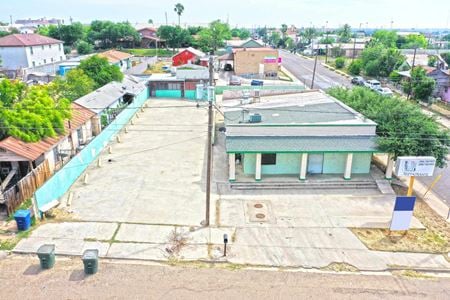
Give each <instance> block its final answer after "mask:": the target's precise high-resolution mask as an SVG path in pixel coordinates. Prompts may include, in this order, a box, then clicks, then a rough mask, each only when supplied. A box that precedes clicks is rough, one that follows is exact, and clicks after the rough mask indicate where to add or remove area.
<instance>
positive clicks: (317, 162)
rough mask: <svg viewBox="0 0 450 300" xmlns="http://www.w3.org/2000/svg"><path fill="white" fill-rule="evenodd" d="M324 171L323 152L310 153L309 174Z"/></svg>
mask: <svg viewBox="0 0 450 300" xmlns="http://www.w3.org/2000/svg"><path fill="white" fill-rule="evenodd" d="M322 173H323V153H322V154H310V155H308V174H322Z"/></svg>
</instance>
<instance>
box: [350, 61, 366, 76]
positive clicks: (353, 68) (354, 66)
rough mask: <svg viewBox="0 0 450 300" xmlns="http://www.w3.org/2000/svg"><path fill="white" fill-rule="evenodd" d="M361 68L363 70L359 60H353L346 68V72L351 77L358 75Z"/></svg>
mask: <svg viewBox="0 0 450 300" xmlns="http://www.w3.org/2000/svg"><path fill="white" fill-rule="evenodd" d="M362 68H363V63H362V61H361V59H355V60H354V61H352V62H351V63H350V65H349V66H348V71H349V72H350V74H352V75H360V74H361V71H362Z"/></svg>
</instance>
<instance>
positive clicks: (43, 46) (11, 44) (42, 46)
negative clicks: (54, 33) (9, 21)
mask: <svg viewBox="0 0 450 300" xmlns="http://www.w3.org/2000/svg"><path fill="white" fill-rule="evenodd" d="M0 58H1V60H2V65H1V67H2V68H3V69H5V70H19V69H23V68H32V67H37V66H42V65H46V64H51V63H54V62H58V61H63V60H65V59H66V56H65V54H64V49H63V42H62V41H59V40H55V39H53V38H50V37H46V36H42V35H39V34H11V35H7V36H5V37H2V38H0Z"/></svg>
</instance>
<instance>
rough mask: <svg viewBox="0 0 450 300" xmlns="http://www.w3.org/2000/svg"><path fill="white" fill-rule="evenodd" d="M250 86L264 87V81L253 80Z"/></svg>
mask: <svg viewBox="0 0 450 300" xmlns="http://www.w3.org/2000/svg"><path fill="white" fill-rule="evenodd" d="M250 85H260V86H262V85H264V81H262V80H255V79H253V80H252V82H251V83H250Z"/></svg>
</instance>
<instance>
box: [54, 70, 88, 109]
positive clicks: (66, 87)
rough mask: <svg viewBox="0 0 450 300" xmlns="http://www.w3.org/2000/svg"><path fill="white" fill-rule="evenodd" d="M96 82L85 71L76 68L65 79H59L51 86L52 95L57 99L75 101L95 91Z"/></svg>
mask: <svg viewBox="0 0 450 300" xmlns="http://www.w3.org/2000/svg"><path fill="white" fill-rule="evenodd" d="M94 86H95V82H94V80H92V79H91V78H90V77H89V76H87V75H86V74H85V73H84V72H83V70H81V69H78V68H75V69H72V70H70V71H69V72H67V74H66V76H64V77H57V78H56V79H55V80H53V81H52V83H51V84H50V89H49V91H50V94H51V95H52V96H53V97H54V98H55V99H59V98H66V99H69V100H70V101H75V100H77V99H78V98H81V97H83V96H84V95H87V94H89V93H90V92H92V91H93V90H94Z"/></svg>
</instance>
